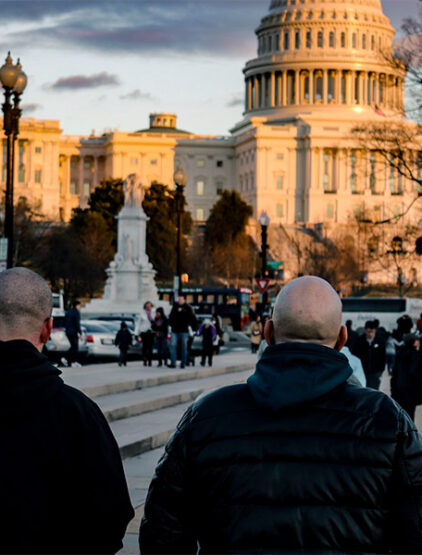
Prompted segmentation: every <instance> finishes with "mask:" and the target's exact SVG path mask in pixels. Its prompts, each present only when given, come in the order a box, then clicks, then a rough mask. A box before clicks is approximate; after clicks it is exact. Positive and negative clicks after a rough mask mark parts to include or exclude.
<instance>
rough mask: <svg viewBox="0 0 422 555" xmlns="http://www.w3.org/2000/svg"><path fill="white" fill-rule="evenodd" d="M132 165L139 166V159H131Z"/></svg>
mask: <svg viewBox="0 0 422 555" xmlns="http://www.w3.org/2000/svg"><path fill="white" fill-rule="evenodd" d="M130 163H131V164H137V163H138V159H137V158H131V159H130Z"/></svg>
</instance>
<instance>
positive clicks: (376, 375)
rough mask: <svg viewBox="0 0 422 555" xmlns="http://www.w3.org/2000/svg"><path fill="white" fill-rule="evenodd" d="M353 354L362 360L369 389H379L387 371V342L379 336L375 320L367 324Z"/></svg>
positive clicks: (354, 347)
mask: <svg viewBox="0 0 422 555" xmlns="http://www.w3.org/2000/svg"><path fill="white" fill-rule="evenodd" d="M352 353H353V354H354V355H355V356H357V357H358V358H360V361H361V363H362V366H363V371H364V372H365V376H366V385H367V387H372V388H373V389H379V387H380V383H381V376H382V373H383V372H384V370H385V358H386V357H385V342H384V341H383V340H382V338H381V337H380V336H377V324H376V322H375V321H373V320H369V321H368V322H366V323H365V333H364V334H363V335H361V336H360V337H358V339H357V340H356V342H355V344H354V346H353V349H352Z"/></svg>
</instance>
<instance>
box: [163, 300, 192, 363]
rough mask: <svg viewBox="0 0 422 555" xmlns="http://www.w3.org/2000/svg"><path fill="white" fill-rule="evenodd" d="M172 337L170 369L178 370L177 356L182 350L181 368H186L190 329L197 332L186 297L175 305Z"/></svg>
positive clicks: (170, 322)
mask: <svg viewBox="0 0 422 555" xmlns="http://www.w3.org/2000/svg"><path fill="white" fill-rule="evenodd" d="M169 325H170V328H171V335H170V358H171V363H170V365H169V368H176V361H177V354H178V350H179V349H180V356H181V361H180V368H185V365H186V362H187V357H188V337H189V327H190V328H191V329H192V330H193V331H196V328H197V323H196V318H195V314H194V312H193V310H192V308H191V307H190V306H189V305H188V304H187V303H186V301H185V297H184V296H183V295H180V297H179V299H178V301H177V302H176V303H175V304H174V305H173V308H172V309H171V312H170V316H169Z"/></svg>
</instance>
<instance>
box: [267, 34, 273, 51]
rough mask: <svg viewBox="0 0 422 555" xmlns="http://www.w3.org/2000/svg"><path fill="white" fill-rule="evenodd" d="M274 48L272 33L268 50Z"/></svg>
mask: <svg viewBox="0 0 422 555" xmlns="http://www.w3.org/2000/svg"><path fill="white" fill-rule="evenodd" d="M272 49H273V37H272V36H271V35H270V36H269V37H268V51H269V52H271V51H272Z"/></svg>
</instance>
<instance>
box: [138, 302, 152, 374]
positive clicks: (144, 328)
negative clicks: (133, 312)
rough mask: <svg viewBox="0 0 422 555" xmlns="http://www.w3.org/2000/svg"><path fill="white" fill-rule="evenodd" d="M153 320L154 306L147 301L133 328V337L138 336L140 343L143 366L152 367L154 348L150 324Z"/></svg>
mask: <svg viewBox="0 0 422 555" xmlns="http://www.w3.org/2000/svg"><path fill="white" fill-rule="evenodd" d="M154 318H155V310H154V305H153V304H152V302H151V301H147V302H146V303H145V304H144V307H143V309H142V310H141V311H140V313H139V317H138V320H137V322H136V327H135V335H137V336H140V337H141V341H142V359H143V361H144V366H151V365H152V351H153V347H154V332H153V330H152V323H153V321H154Z"/></svg>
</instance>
